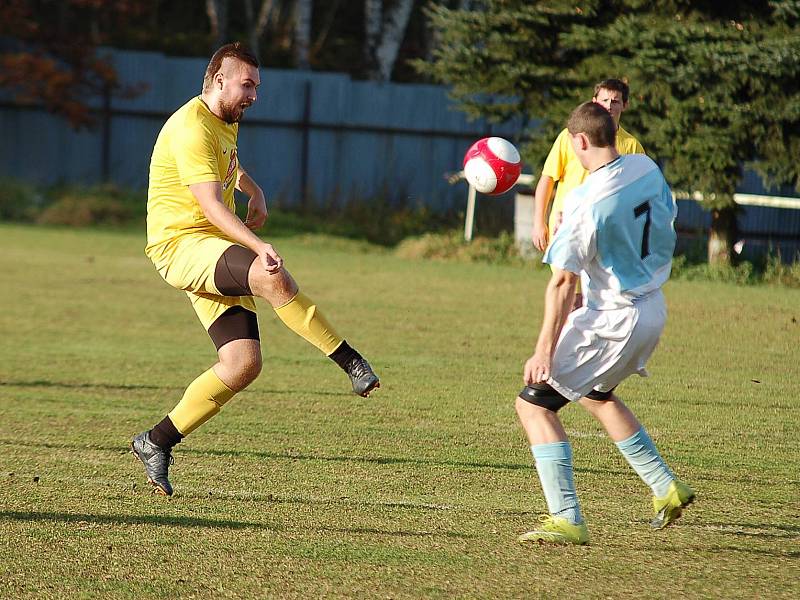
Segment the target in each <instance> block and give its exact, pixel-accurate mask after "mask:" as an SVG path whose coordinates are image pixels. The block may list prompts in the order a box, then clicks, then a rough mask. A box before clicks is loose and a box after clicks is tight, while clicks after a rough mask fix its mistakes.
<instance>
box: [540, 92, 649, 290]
mask: <svg viewBox="0 0 800 600" xmlns="http://www.w3.org/2000/svg"><path fill="white" fill-rule="evenodd" d="M629 93H630V88H629V87H628V84H626V83H625V82H624V81H621V80H619V79H604V80H603V81H601V82H600V83H598V84H597V85H595V86H594V95H593V96H592V101H593V102H596V103H597V104H600V105H601V106H603V107H604V108H605V109H606V110H607V111H608V112H609V113H611V117H612V118H613V119H614V124H615V125H616V126H617V151H618V152H619V153H620V154H644V153H645V152H644V148H642V145H641V144H640V143H639V141H638V140H637V139H636V138H635V137H633V136H632V135H631V134H630V133H628V132H627V131H625V130H624V129H623V128H622V127H621V126H620V124H619V120H620V117H621V116H622V113H623V111H624V110H625V109H626V108H628V96H629ZM586 175H587V171H586V169H584V168H583V166H582V165H581V163H580V161H579V160H578V157H577V156H576V154H575V151H574V150H573V148H572V144H571V143H570V137H569V132H568V131H567V130H566V128H565V129H563V130H562V131H561V133H559V134H558V137H557V138H556V141H555V142H554V143H553V147H552V148H551V149H550V154H548V155H547V159H546V160H545V163H544V166H543V167H542V174H541V176H540V177H539V182H538V183H537V184H536V192H535V194H534V199H533V245H534V246H536V248H538V249H539V250H541V251H542V252H544V250H545V249H546V248H547V246H548V244H549V243H550V240H551V239H552V238H553V235H554V234H555V230H556V229H557V228H558V224H559V223H560V222H561V217H562V213H563V211H564V198H566V197H567V194H569V192H571V191H572V190H574V189H575V188H576V187H578V186H579V185H580V184H581V183H583V180H584V179H585V178H586ZM554 187H555V188H556V193H555V199H554V200H553V206H552V208H551V209H550V216H549V218H548V212H547V209H548V206H549V204H550V200H551V198H552V197H553V188H554ZM575 302H576V306H580V304H581V302H582V295H581V290H580V286H578V289H577V293H576V296H575Z"/></svg>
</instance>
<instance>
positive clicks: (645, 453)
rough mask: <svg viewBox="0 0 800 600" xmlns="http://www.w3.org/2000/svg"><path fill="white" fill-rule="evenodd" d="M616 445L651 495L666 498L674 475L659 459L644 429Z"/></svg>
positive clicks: (662, 460) (659, 456)
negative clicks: (648, 487)
mask: <svg viewBox="0 0 800 600" xmlns="http://www.w3.org/2000/svg"><path fill="white" fill-rule="evenodd" d="M616 444H617V448H619V451H620V452H622V456H624V457H625V460H627V461H628V463H629V464H630V465H631V467H633V470H634V471H636V473H637V474H638V475H639V477H641V478H642V481H644V482H645V483H646V484H647V485H649V486H650V489H652V490H653V493H654V494H655V495H656V496H658V497H663V496H666V495H667V492H668V491H669V484H670V483H672V481H673V480H674V479H675V475H673V473H672V471H670V470H669V467H668V466H667V463H665V462H664V459H663V458H661V455H660V454H659V453H658V450H656V446H655V444H653V440H651V439H650V436H649V435H647V432H646V431H645V429H644V427H642V428H640V429H639V431H637V432H636V433H634V434H633V435H632V436H631V437H629V438H628V439H626V440H622V441H621V442H617V443H616Z"/></svg>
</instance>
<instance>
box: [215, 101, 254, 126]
mask: <svg viewBox="0 0 800 600" xmlns="http://www.w3.org/2000/svg"><path fill="white" fill-rule="evenodd" d="M251 104H252V102H244V103H243V102H226V101H225V100H220V101H219V114H220V118H221V119H222V120H223V121H225V122H226V123H238V122H239V121H241V120H242V116H244V111H245V109H246V108H249V107H250V105H251Z"/></svg>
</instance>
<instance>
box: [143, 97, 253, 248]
mask: <svg viewBox="0 0 800 600" xmlns="http://www.w3.org/2000/svg"><path fill="white" fill-rule="evenodd" d="M238 134H239V124H238V123H232V124H229V123H226V122H225V121H223V120H222V119H220V118H218V117H216V116H215V115H214V114H213V113H212V112H211V111H210V110H209V109H208V107H207V106H206V105H205V104H204V103H203V101H202V100H201V99H200V98H199V97H197V98H193V99H191V100H190V101H189V102H187V103H186V104H184V105H183V106H182V107H181V108H179V109H178V110H177V111H176V112H175V113H174V114H173V115H172V116H171V117H170V118H169V119H168V120H167V122H166V123H165V124H164V127H163V128H162V129H161V133H159V135H158V139H157V140H156V143H155V146H154V148H153V155H152V157H151V159H150V185H149V188H148V191H147V247H146V248H145V253H146V254H147V256H149V257H150V258H151V259H153V258H154V256H158V257H159V258H162V259H163V258H169V257H168V255H169V252H170V250H169V242H170V240H173V239H175V238H177V237H179V236H181V235H184V234H187V233H201V232H214V233H218V234H220V235H222V232H221V231H219V229H217V228H216V227H215V226H214V225H212V224H211V222H210V221H209V220H208V219H206V217H205V215H204V214H203V211H202V209H201V208H200V205H199V204H198V202H197V199H196V198H195V197H194V195H193V194H192V192H191V191H190V190H189V186H190V185H192V184H194V183H205V182H209V181H219V182H220V183H221V184H222V198H223V201H224V203H225V205H226V206H227V207H228V208H229V209H230V210H231V211H234V197H233V191H234V188H235V186H236V178H237V174H238V173H237V171H238V169H237V167H238V163H237V157H236V140H237V137H238Z"/></svg>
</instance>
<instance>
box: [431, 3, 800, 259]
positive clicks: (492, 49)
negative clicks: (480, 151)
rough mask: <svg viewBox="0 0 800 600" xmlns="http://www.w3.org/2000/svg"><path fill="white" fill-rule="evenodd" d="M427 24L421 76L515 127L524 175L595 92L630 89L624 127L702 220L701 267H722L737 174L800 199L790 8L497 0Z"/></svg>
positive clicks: (473, 109) (798, 104) (797, 17)
mask: <svg viewBox="0 0 800 600" xmlns="http://www.w3.org/2000/svg"><path fill="white" fill-rule="evenodd" d="M429 16H430V19H431V23H432V26H433V27H434V28H435V29H436V30H437V33H438V34H439V35H440V36H441V40H442V46H441V48H440V49H439V50H438V51H437V52H436V53H435V54H434V62H433V63H432V64H430V65H427V66H426V65H418V68H420V70H421V71H423V72H425V73H427V74H428V75H430V76H431V77H433V78H434V79H436V80H437V81H440V82H443V83H447V84H450V85H452V86H453V88H452V89H453V96H454V98H456V99H457V100H458V101H459V102H460V104H461V105H462V107H463V108H464V110H466V111H467V112H468V113H469V114H471V115H475V116H478V115H480V116H485V117H489V118H494V119H496V120H507V119H510V118H514V117H523V118H524V119H525V120H526V122H527V123H529V126H528V130H527V132H526V133H527V135H528V136H530V138H531V142H532V143H530V144H528V145H527V146H526V147H525V148H524V149H523V152H524V154H525V156H526V158H527V159H529V162H531V163H532V164H541V163H542V161H543V159H544V156H545V153H546V151H547V149H548V148H549V144H550V143H551V142H552V139H553V135H554V133H555V131H556V130H557V129H558V128H559V127H560V126H563V122H564V120H565V119H566V117H567V115H568V114H569V111H570V109H571V108H572V107H574V106H575V104H577V103H578V102H580V101H582V100H586V99H588V96H589V95H590V94H591V89H592V85H593V83H594V82H596V81H599V80H601V79H604V78H606V77H618V78H621V79H625V80H627V81H628V82H629V83H630V85H631V91H632V97H631V109H630V110H629V111H627V112H626V113H625V115H624V117H623V120H624V122H625V127H626V129H629V130H631V131H632V132H634V133H635V134H636V135H637V137H638V138H639V139H640V140H641V141H642V143H643V144H644V146H645V148H646V149H647V151H648V153H649V154H651V156H654V157H655V158H656V159H657V160H659V162H660V163H661V164H662V165H663V167H664V171H665V174H666V176H667V179H668V180H669V181H670V183H671V184H672V185H673V187H674V188H677V189H682V190H686V191H689V192H700V193H701V194H702V195H703V197H704V201H703V206H704V207H705V208H707V209H708V210H710V211H711V212H712V228H711V232H710V236H709V261H711V262H729V261H730V260H731V247H732V243H733V241H734V235H735V224H736V205H735V203H734V202H733V194H734V191H735V190H736V188H737V186H738V185H739V183H740V182H741V179H742V176H743V170H744V168H745V167H749V168H753V169H755V170H756V171H757V172H759V173H760V174H761V175H762V176H763V177H764V178H765V180H766V181H767V182H769V183H792V184H793V185H794V186H795V187H796V188H797V189H798V190H800V164H798V161H797V160H796V158H795V157H796V156H798V150H800V77H798V75H799V74H800V28H799V27H798V24H799V23H800V2H798V1H797V0H783V1H780V0H778V1H762V2H758V1H756V2H753V1H748V2H736V1H731V2H726V3H717V2H688V1H664V2H658V3H652V2H645V1H643V0H627V1H616V2H612V1H600V0H596V1H594V2H592V1H589V2H582V3H569V2H533V3H532V2H524V1H521V0H520V1H513V0H495V1H487V2H485V3H483V10H475V11H452V10H447V9H445V8H442V7H440V6H437V7H434V8H432V9H430V11H429ZM498 97H499V98H501V101H499V102H498V101H497V100H496V98H498Z"/></svg>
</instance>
